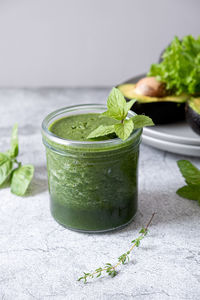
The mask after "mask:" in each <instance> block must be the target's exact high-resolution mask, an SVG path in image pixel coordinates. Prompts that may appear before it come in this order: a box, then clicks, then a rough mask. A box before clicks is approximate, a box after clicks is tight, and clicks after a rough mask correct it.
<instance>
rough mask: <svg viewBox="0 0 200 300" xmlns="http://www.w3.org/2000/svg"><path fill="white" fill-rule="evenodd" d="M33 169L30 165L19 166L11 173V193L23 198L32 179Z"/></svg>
mask: <svg viewBox="0 0 200 300" xmlns="http://www.w3.org/2000/svg"><path fill="white" fill-rule="evenodd" d="M33 174H34V167H33V166H32V165H24V166H20V167H19V168H17V169H16V170H14V171H13V175H12V179H11V192H12V193H13V194H16V195H18V196H23V195H24V194H25V193H26V191H27V188H28V186H29V184H30V182H31V180H32V178H33Z"/></svg>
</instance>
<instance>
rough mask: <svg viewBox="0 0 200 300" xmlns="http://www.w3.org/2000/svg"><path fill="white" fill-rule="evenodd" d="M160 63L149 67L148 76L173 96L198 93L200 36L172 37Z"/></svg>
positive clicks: (199, 84) (199, 83)
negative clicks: (160, 83) (152, 77)
mask: <svg viewBox="0 0 200 300" xmlns="http://www.w3.org/2000/svg"><path fill="white" fill-rule="evenodd" d="M162 58H163V60H162V62H161V63H159V64H153V65H151V68H150V72H149V73H148V76H156V78H157V80H158V81H161V82H164V83H166V89H167V90H172V92H174V93H175V94H177V95H179V94H181V93H186V94H196V93H199V92H200V36H199V37H198V38H197V39H195V38H194V37H193V36H191V35H188V36H185V37H184V38H183V39H182V40H180V39H179V38H178V37H176V36H175V37H174V39H173V41H172V42H171V44H170V45H169V46H168V47H167V49H166V50H165V52H164V53H163V55H162Z"/></svg>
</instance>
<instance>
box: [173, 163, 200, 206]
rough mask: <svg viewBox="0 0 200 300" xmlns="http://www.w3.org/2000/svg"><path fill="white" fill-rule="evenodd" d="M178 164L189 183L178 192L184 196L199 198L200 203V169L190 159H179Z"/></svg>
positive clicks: (191, 198)
mask: <svg viewBox="0 0 200 300" xmlns="http://www.w3.org/2000/svg"><path fill="white" fill-rule="evenodd" d="M177 164H178V167H179V169H180V171H181V173H182V175H183V177H184V178H185V182H186V183H187V185H185V186H183V187H182V188H180V189H178V190H177V192H176V193H177V194H178V195H179V196H181V197H183V198H186V199H190V200H197V201H198V203H199V205H200V170H198V169H197V168H196V167H195V166H194V165H193V164H192V163H191V162H189V161H188V160H179V161H178V162H177Z"/></svg>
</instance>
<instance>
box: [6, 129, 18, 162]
mask: <svg viewBox="0 0 200 300" xmlns="http://www.w3.org/2000/svg"><path fill="white" fill-rule="evenodd" d="M8 153H9V155H10V156H11V157H13V158H14V157H17V155H18V153H19V146H18V124H15V125H14V126H13V130H12V136H11V149H10V150H9V151H8Z"/></svg>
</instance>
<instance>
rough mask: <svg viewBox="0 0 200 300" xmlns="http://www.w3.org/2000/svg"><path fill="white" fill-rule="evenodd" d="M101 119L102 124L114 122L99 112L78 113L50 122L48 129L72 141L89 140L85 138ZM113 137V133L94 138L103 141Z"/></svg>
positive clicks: (98, 124) (100, 123) (99, 123)
mask: <svg viewBox="0 0 200 300" xmlns="http://www.w3.org/2000/svg"><path fill="white" fill-rule="evenodd" d="M102 119H103V120H102ZM102 121H103V124H104V125H112V124H113V122H115V121H113V119H111V118H107V117H102V116H100V114H94V113H93V114H92V113H91V114H80V115H75V116H69V117H64V118H61V119H59V120H57V121H55V122H54V123H53V124H51V126H50V127H49V130H50V131H51V132H52V133H54V134H55V135H56V136H59V137H61V138H63V139H67V140H74V141H89V140H88V138H87V137H88V135H89V134H90V133H91V132H92V131H93V130H95V129H96V128H97V127H99V126H100V125H102ZM116 122H117V121H116ZM115 137H116V136H115V135H109V136H103V137H99V138H98V139H95V140H99V141H103V140H107V139H109V138H115ZM92 140H94V139H92Z"/></svg>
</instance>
